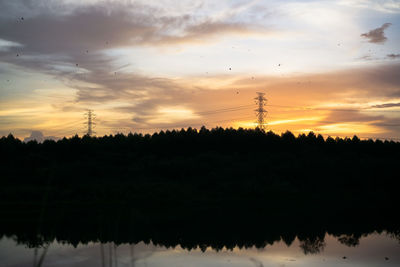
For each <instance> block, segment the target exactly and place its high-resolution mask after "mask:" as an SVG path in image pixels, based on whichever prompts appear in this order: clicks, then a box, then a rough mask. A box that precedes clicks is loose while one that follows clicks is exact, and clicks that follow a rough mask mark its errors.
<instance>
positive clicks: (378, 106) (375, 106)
mask: <svg viewBox="0 0 400 267" xmlns="http://www.w3.org/2000/svg"><path fill="white" fill-rule="evenodd" d="M392 107H400V103H385V104H381V105H374V106H372V107H371V108H392Z"/></svg>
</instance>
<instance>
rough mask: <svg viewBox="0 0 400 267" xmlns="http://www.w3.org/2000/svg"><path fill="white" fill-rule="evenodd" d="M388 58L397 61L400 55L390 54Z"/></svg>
mask: <svg viewBox="0 0 400 267" xmlns="http://www.w3.org/2000/svg"><path fill="white" fill-rule="evenodd" d="M386 57H387V58H390V59H397V58H400V54H388V55H386Z"/></svg>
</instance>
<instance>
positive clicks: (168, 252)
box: [0, 234, 400, 267]
mask: <svg viewBox="0 0 400 267" xmlns="http://www.w3.org/2000/svg"><path fill="white" fill-rule="evenodd" d="M325 242H326V247H325V249H324V250H323V251H322V252H321V253H319V254H312V255H309V254H308V255H305V254H304V253H303V251H302V250H301V249H300V242H299V241H298V240H295V241H294V242H293V244H292V245H291V246H290V247H287V246H286V245H285V244H284V243H283V242H278V243H275V244H274V245H273V246H267V247H265V248H264V249H260V250H258V249H255V248H252V249H242V250H240V249H234V250H233V251H227V250H222V251H220V252H216V251H213V250H211V249H207V251H206V252H204V253H203V252H201V251H200V249H196V250H192V251H187V250H184V249H181V248H180V247H177V248H174V249H172V248H170V249H166V248H164V247H156V246H153V245H145V244H143V243H139V244H137V245H135V246H134V247H131V246H129V245H120V246H118V247H117V248H116V250H114V247H113V246H112V245H110V244H104V246H103V249H104V259H105V263H104V265H102V258H101V248H100V245H99V244H98V243H90V244H88V245H79V246H78V247H77V248H74V247H73V246H71V245H63V244H61V243H58V242H54V243H52V244H51V245H50V247H49V249H48V252H47V254H46V255H45V259H44V262H43V265H42V266H75V267H78V266H79V267H81V266H82V267H83V266H89V267H91V266H111V265H109V263H110V262H109V260H110V257H109V253H110V249H111V253H112V255H113V256H112V266H115V256H114V255H116V258H117V266H136V267H142V266H143V267H145V266H157V267H158V266H171V267H172V266H173V267H179V266H249V267H253V266H256V267H261V266H279V267H283V266H400V244H399V242H398V241H397V240H395V239H391V238H390V237H388V236H386V235H385V234H382V235H378V234H373V235H370V236H368V237H363V238H361V239H360V245H359V246H357V247H348V246H345V245H343V244H341V243H339V242H338V241H337V239H336V238H334V237H331V236H328V235H327V236H326V237H325ZM42 251H43V249H41V250H39V251H38V257H37V258H40V255H41V254H42ZM33 255H34V249H29V248H26V247H25V246H24V245H16V243H15V242H14V241H13V240H12V239H6V238H3V239H2V240H1V241H0V265H1V266H5V267H11V266H12V267H17V266H18V267H19V266H21V267H22V266H33V258H34V256H33ZM132 255H133V257H132ZM343 257H346V258H345V259H344V258H343ZM385 257H387V258H388V259H387V260H386V259H385Z"/></svg>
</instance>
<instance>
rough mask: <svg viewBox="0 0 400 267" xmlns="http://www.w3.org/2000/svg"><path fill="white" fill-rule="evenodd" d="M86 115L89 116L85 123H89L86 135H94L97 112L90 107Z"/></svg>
mask: <svg viewBox="0 0 400 267" xmlns="http://www.w3.org/2000/svg"><path fill="white" fill-rule="evenodd" d="M85 116H86V118H87V122H86V123H85V124H86V125H87V132H86V135H88V136H92V135H93V134H95V133H96V132H94V131H93V129H94V127H95V125H96V123H95V122H94V120H95V119H96V114H94V112H93V110H91V109H88V111H87V112H86V113H85Z"/></svg>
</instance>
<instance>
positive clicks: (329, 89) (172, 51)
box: [0, 0, 400, 141]
mask: <svg viewBox="0 0 400 267" xmlns="http://www.w3.org/2000/svg"><path fill="white" fill-rule="evenodd" d="M256 92H264V93H265V94H266V95H265V96H266V98H268V104H267V106H266V109H267V110H268V115H267V122H268V126H267V129H268V130H273V131H274V132H277V133H281V132H284V131H286V130H290V131H292V132H294V133H295V134H298V133H302V132H305V133H307V132H309V131H314V132H316V133H321V134H323V135H324V136H328V135H331V136H341V137H344V136H353V135H354V134H356V135H358V136H360V137H363V138H369V137H371V138H376V137H379V138H392V139H396V138H400V1H389V0H388V1H384V0H381V1H372V0H338V1H311V0H309V1H290V0H288V1H277V0H271V1H261V0H259V1H256V0H254V1H239V0H232V1H222V0H218V1H215V0H190V1H181V0H179V1H178V0H175V1H173V0H162V1H161V0H160V1H155V0H139V1H124V0H121V1H111V0H109V1H97V0H87V1H85V0H53V1H52V0H9V1H7V0H0V136H3V135H7V134H9V133H13V134H14V135H15V136H17V137H19V138H22V139H23V138H24V137H27V136H29V135H30V134H31V132H32V131H40V132H42V133H43V134H44V135H45V136H54V137H63V136H71V135H74V134H76V133H77V134H79V135H82V134H84V133H85V127H86V126H85V125H84V123H85V117H84V113H85V112H86V110H87V109H93V110H94V112H95V113H96V128H95V131H96V133H97V135H98V136H102V135H104V134H114V133H117V132H123V133H128V132H130V131H132V132H142V133H151V132H154V131H159V130H161V129H164V130H165V129H173V128H182V127H188V126H192V127H196V128H199V127H201V126H202V125H205V126H207V127H209V128H211V127H215V126H223V127H235V128H237V127H245V128H250V127H252V128H253V127H254V126H255V123H254V122H255V121H256V117H255V112H254V109H255V108H256V105H255V103H254V97H256ZM396 140H397V141H398V140H400V139H396Z"/></svg>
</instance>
